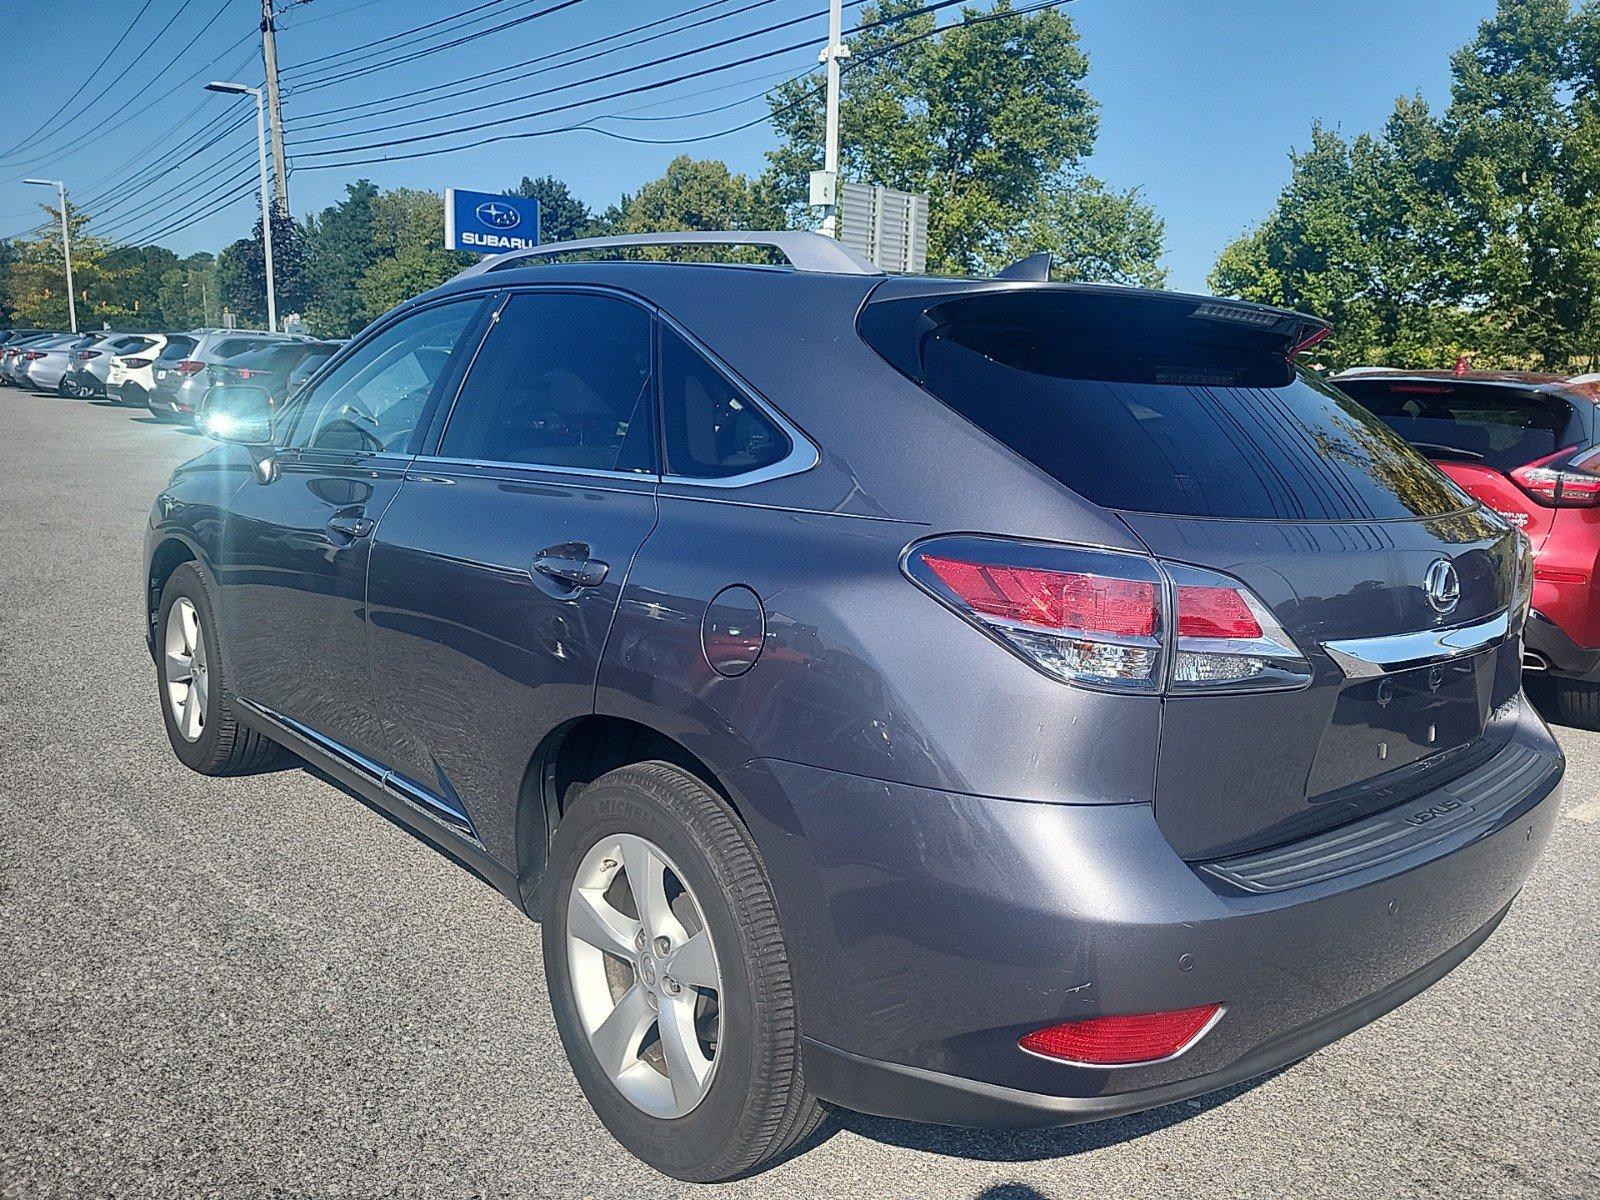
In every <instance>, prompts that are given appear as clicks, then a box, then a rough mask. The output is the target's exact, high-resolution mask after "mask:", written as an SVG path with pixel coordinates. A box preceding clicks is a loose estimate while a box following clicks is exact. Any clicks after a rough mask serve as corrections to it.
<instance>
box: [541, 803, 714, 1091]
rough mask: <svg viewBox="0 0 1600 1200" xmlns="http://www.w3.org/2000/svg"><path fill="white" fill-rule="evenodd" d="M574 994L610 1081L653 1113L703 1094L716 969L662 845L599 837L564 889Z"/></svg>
mask: <svg viewBox="0 0 1600 1200" xmlns="http://www.w3.org/2000/svg"><path fill="white" fill-rule="evenodd" d="M567 963H568V973H569V976H570V979H571V983H572V991H573V997H574V999H575V1001H576V1004H577V1009H578V1015H579V1018H580V1019H581V1021H582V1024H583V1029H584V1033H585V1034H586V1035H587V1036H588V1039H589V1046H590V1048H591V1049H592V1050H593V1051H594V1055H595V1058H596V1060H597V1061H598V1062H599V1064H600V1067H601V1069H602V1070H604V1071H605V1073H606V1076H607V1078H609V1079H610V1080H611V1083H612V1085H613V1086H615V1087H616V1089H617V1090H618V1091H619V1092H621V1093H622V1095H623V1096H625V1097H626V1098H627V1099H628V1100H629V1101H630V1102H631V1103H632V1104H633V1105H634V1106H635V1107H637V1108H639V1109H641V1110H643V1111H644V1112H646V1113H649V1114H650V1115H651V1116H655V1117H663V1118H672V1117H681V1116H683V1115H684V1114H686V1113H688V1112H689V1111H691V1110H692V1109H693V1108H694V1107H695V1106H696V1105H697V1104H699V1103H700V1101H701V1100H702V1099H703V1098H704V1097H705V1094H706V1092H707V1090H708V1089H709V1088H710V1086H711V1079H712V1076H713V1074H714V1073H715V1071H716V1066H717V1051H718V1048H719V1044H720V1039H721V1032H722V1030H721V1025H722V1022H721V999H722V974H721V970H720V968H719V967H718V965H717V955H716V949H715V947H713V946H712V944H711V934H710V931H709V930H708V929H707V928H706V922H705V916H704V914H703V913H702V911H701V908H700V904H699V901H698V900H696V898H695V895H694V893H693V891H691V890H690V888H689V884H688V881H687V880H686V879H685V878H684V876H683V874H682V872H680V871H679V870H678V869H677V867H675V866H674V865H673V863H672V860H671V859H669V858H668V857H667V856H666V854H665V853H663V852H662V850H661V849H660V847H658V846H656V845H655V844H654V843H653V842H650V841H647V840H646V839H644V838H642V837H639V836H637V835H635V834H629V833H621V834H613V835H610V836H608V837H606V838H602V839H601V840H600V841H599V842H598V843H596V845H595V846H593V847H592V848H591V849H590V850H589V852H588V854H587V855H585V856H584V859H583V862H582V864H581V865H580V866H579V868H578V872H577V875H576V877H575V878H574V880H573V884H572V890H571V892H570V893H569V895H568V897H567Z"/></svg>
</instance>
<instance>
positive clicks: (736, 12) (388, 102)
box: [299, 0, 778, 130]
mask: <svg viewBox="0 0 1600 1200" xmlns="http://www.w3.org/2000/svg"><path fill="white" fill-rule="evenodd" d="M729 2H730V0H710V3H707V4H701V5H699V6H698V7H695V8H691V9H688V10H686V11H684V12H677V13H670V14H668V15H667V16H665V17H658V18H656V19H655V20H654V21H646V22H644V23H643V24H641V25H635V26H633V27H632V28H631V29H623V30H620V31H618V32H617V33H611V34H607V35H606V36H605V37H600V38H593V39H591V40H590V41H587V42H580V43H579V44H578V45H576V46H568V47H566V48H565V49H562V50H556V51H552V52H550V53H548V54H539V55H535V56H534V57H533V58H526V59H523V60H522V61H521V62H516V63H512V64H511V65H509V66H505V67H496V68H495V69H494V70H492V71H489V72H487V75H506V74H509V73H511V72H514V71H521V70H522V69H523V68H525V67H531V66H536V65H537V64H539V63H545V62H549V61H550V60H551V59H553V58H561V57H562V56H564V55H568V54H575V53H577V52H578V51H579V50H587V49H589V48H590V47H592V46H599V45H603V44H604V43H606V42H613V41H616V40H617V39H618V38H623V37H627V36H629V35H630V34H634V33H642V32H644V31H646V30H649V29H654V28H656V27H657V26H659V25H665V24H667V23H669V22H671V21H677V20H681V19H682V18H684V17H691V16H695V15H697V14H699V13H702V12H704V11H705V10H706V9H708V8H716V7H718V6H720V5H723V4H727V3H729ZM776 3H778V0H751V3H748V4H745V5H743V6H742V7H740V8H736V9H733V10H732V11H730V12H726V13H721V14H718V15H717V16H715V17H706V18H704V19H702V20H699V21H695V22H693V23H691V24H688V25H683V26H680V27H679V28H677V29H670V30H664V31H663V32H661V33H659V34H655V35H652V36H651V37H648V38H641V39H639V40H638V41H635V42H628V43H626V44H624V45H621V46H614V47H612V48H611V49H609V50H604V51H601V52H600V53H598V54H591V55H586V56H585V57H583V58H575V59H572V60H570V61H568V62H564V63H556V64H553V65H552V66H549V67H544V68H541V69H540V70H537V71H530V72H527V73H526V74H524V75H520V76H518V77H516V78H514V79H496V80H492V81H490V82H487V83H477V84H475V85H473V86H472V87H468V88H461V89H460V90H457V91H452V92H447V94H445V95H442V96H434V97H432V98H431V99H427V100H415V101H413V102H412V103H410V104H399V105H396V104H394V103H393V102H394V101H396V100H407V99H410V98H411V97H413V96H421V95H423V94H424V93H427V92H439V91H445V89H448V88H454V87H457V85H458V83H459V81H458V80H454V79H451V80H446V81H445V82H444V83H436V84H433V85H431V86H429V87H424V88H415V89H412V90H410V91H404V92H397V93H394V94H392V95H389V96H382V97H379V98H378V99H375V100H363V101H360V102H359V103H354V104H348V105H342V106H340V107H337V108H330V109H324V110H323V111H321V112H314V113H308V114H307V116H309V117H324V116H329V115H331V114H333V113H339V112H350V111H353V110H355V109H358V108H377V107H382V108H383V110H384V112H385V113H386V114H387V113H394V112H404V111H405V110H406V109H409V108H417V107H419V106H421V105H424V104H432V103H435V102H437V101H440V100H453V99H455V98H457V97H459V96H470V95H472V94H474V93H476V92H482V91H487V90H488V89H489V88H495V87H501V86H504V85H505V84H508V83H520V82H521V81H522V80H523V79H527V78H530V77H532V76H534V75H542V74H545V73H546V72H547V71H556V70H562V69H565V68H567V67H575V66H577V65H578V64H579V63H584V62H590V61H592V60H593V59H596V58H600V57H602V56H604V55H606V54H614V53H616V52H617V51H619V50H631V49H634V48H636V47H639V46H643V45H645V44H647V43H649V42H652V41H656V40H658V39H659V38H663V37H668V36H670V35H672V34H676V33H684V32H687V31H688V30H690V29H698V28H699V27H700V26H702V25H708V24H711V23H712V22H714V21H722V20H726V19H728V18H729V17H736V16H740V15H742V14H744V13H747V12H751V11H752V10H754V9H757V8H764V7H766V6H767V5H769V4H776ZM360 119H361V118H359V117H342V118H339V119H338V120H337V121H323V122H312V123H309V124H307V123H305V122H301V123H300V125H299V128H300V129H302V130H305V129H325V128H327V127H329V126H331V125H335V124H340V123H345V122H348V121H352V120H360Z"/></svg>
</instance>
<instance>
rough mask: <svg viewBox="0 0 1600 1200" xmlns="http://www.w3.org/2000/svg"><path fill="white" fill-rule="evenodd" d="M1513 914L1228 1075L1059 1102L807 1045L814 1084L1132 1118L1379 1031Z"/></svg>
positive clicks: (1047, 1112) (961, 1114) (902, 1105)
mask: <svg viewBox="0 0 1600 1200" xmlns="http://www.w3.org/2000/svg"><path fill="white" fill-rule="evenodd" d="M1510 907H1511V906H1510V905H1509V904H1508V905H1507V906H1506V907H1505V908H1502V909H1501V910H1500V911H1499V912H1498V913H1496V914H1495V915H1494V916H1493V917H1491V918H1490V920H1489V921H1488V923H1487V924H1485V925H1484V926H1483V928H1481V929H1479V930H1477V931H1476V932H1475V933H1473V934H1472V936H1471V937H1469V938H1467V939H1466V940H1465V941H1464V942H1462V943H1460V944H1459V945H1457V946H1453V947H1451V949H1450V950H1449V951H1448V952H1446V953H1445V954H1442V955H1440V956H1439V957H1438V958H1437V959H1435V960H1434V961H1433V962H1431V963H1428V964H1427V965H1425V966H1423V967H1421V968H1419V969H1418V970H1416V971H1413V972H1412V973H1411V974H1410V975H1407V976H1405V977H1404V978H1403V979H1398V980H1396V981H1395V982H1394V983H1392V984H1390V985H1389V986H1388V987H1386V988H1383V989H1381V990H1380V991H1377V992H1375V993H1373V994H1372V995H1370V996H1367V997H1364V998H1363V999H1361V1000H1358V1001H1356V1002H1355V1003H1353V1004H1350V1005H1347V1006H1346V1007H1344V1008H1342V1009H1339V1010H1338V1011H1336V1012H1331V1013H1328V1014H1326V1015H1324V1016H1323V1017H1321V1018H1320V1019H1318V1020H1316V1021H1313V1022H1312V1023H1311V1024H1309V1025H1306V1026H1304V1027H1302V1028H1300V1029H1296V1030H1293V1031H1291V1032H1289V1033H1285V1034H1283V1035H1282V1036H1280V1037H1278V1038H1277V1039H1275V1040H1273V1041H1271V1042H1268V1043H1266V1044H1264V1045H1261V1046H1257V1047H1256V1048H1255V1049H1254V1050H1252V1051H1250V1052H1249V1053H1248V1054H1245V1055H1243V1056H1241V1057H1240V1058H1238V1059H1236V1060H1234V1061H1233V1062H1232V1063H1230V1064H1229V1065H1228V1066H1226V1067H1224V1068H1222V1069H1220V1070H1217V1071H1212V1072H1210V1073H1208V1074H1205V1075H1193V1076H1189V1077H1187V1078H1185V1079H1180V1080H1178V1081H1176V1082H1174V1083H1166V1084H1161V1085H1158V1086H1154V1087H1148V1088H1142V1089H1138V1090H1133V1091H1126V1092H1117V1093H1112V1094H1110V1095H1100V1096H1057V1095H1050V1094H1048V1093H1040V1092H1025V1091H1020V1090H1018V1089H1016V1088H1009V1087H1003V1086H1001V1085H998V1084H992V1083H983V1082H980V1081H978V1080H975V1079H962V1078H960V1077H958V1076H955V1075H946V1074H942V1073H940V1072H938V1071H927V1070H921V1069H919V1068H916V1067H907V1066H901V1065H900V1064H898V1063H885V1062H877V1061H875V1060H873V1059H869V1058H863V1057H861V1056H859V1055H854V1054H849V1053H847V1052H845V1051H843V1050H839V1049H837V1048H835V1047H833V1046H825V1045H823V1044H822V1043H820V1042H814V1041H812V1040H811V1039H809V1038H806V1039H804V1043H805V1050H804V1053H805V1071H806V1082H807V1083H808V1084H809V1085H811V1087H812V1088H813V1089H814V1090H815V1091H816V1092H817V1093H818V1094H819V1095H823V1096H827V1097H828V1098H829V1099H830V1100H832V1101H833V1103H835V1104H838V1105H841V1106H842V1107H844V1108H849V1109H853V1110H855V1111H857V1112H868V1113H872V1114H873V1115H875V1116H880V1117H897V1118H899V1119H901V1120H912V1121H927V1122H931V1123H933V1124H935V1125H959V1126H964V1127H968V1128H987V1129H1030V1128H1040V1127H1048V1126H1057V1125H1077V1124H1081V1123H1084V1122H1087V1121H1104V1120H1108V1119H1110V1118H1112V1117H1124V1116H1127V1115H1128V1114H1130V1113H1137V1112H1144V1111H1145V1110H1147V1109H1151V1108H1159V1107H1160V1106H1162V1105H1164V1104H1175V1103H1177V1102H1178V1101H1180V1100H1189V1099H1192V1098H1194V1097H1196V1096H1203V1095H1205V1094H1207V1093H1208V1092H1215V1091H1219V1090H1221V1089H1222V1088H1226V1087H1233V1086H1235V1085H1236V1084H1240V1083H1247V1082H1249V1081H1250V1080H1252V1079H1257V1078H1259V1077H1261V1076H1262V1075H1266V1074H1270V1073H1271V1072H1273V1071H1276V1070H1278V1069H1280V1068H1282V1067H1285V1066H1288V1065H1290V1064H1293V1063H1296V1062H1299V1061H1300V1060H1301V1059H1303V1058H1305V1057H1307V1056H1308V1055H1311V1054H1314V1053H1315V1052H1316V1051H1318V1050H1320V1049H1322V1048H1323V1047H1324V1046H1327V1045H1329V1044H1330V1043H1332V1042H1336V1041H1338V1040H1339V1039H1340V1038H1342V1037H1344V1036H1345V1035H1346V1034H1347V1033H1354V1032H1355V1031H1356V1030H1357V1029H1360V1028H1361V1027H1362V1026H1363V1025H1369V1024H1371V1023H1372V1022H1373V1021H1376V1020H1377V1019H1378V1018H1379V1017H1381V1016H1383V1015H1384V1014H1385V1013H1387V1012H1390V1011H1392V1010H1393V1009H1396V1008H1399V1007H1400V1005H1402V1004H1404V1003H1405V1002H1406V1001H1407V1000H1410V999H1411V998H1412V997H1414V996H1416V995H1418V994H1419V993H1421V992H1424V991H1426V990H1427V989H1428V988H1430V987H1432V986H1433V985H1434V984H1435V983H1437V982H1438V981H1439V980H1441V979H1443V978H1444V977H1445V976H1446V975H1448V974H1449V973H1450V972H1451V971H1453V970H1454V969H1455V968H1456V967H1458V966H1460V965H1461V963H1463V962H1465V961H1466V959H1467V958H1468V957H1469V956H1470V955H1471V954H1472V952H1473V951H1474V950H1476V949H1477V948H1478V947H1479V946H1481V945H1483V943H1484V942H1486V941H1488V939H1489V935H1490V934H1492V933H1493V932H1494V931H1495V930H1496V929H1497V928H1499V926H1500V922H1501V921H1502V920H1503V919H1504V918H1505V915H1506V913H1507V912H1508V911H1510Z"/></svg>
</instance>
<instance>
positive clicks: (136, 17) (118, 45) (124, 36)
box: [0, 0, 155, 158]
mask: <svg viewBox="0 0 1600 1200" xmlns="http://www.w3.org/2000/svg"><path fill="white" fill-rule="evenodd" d="M154 3H155V0H144V3H143V4H142V5H140V7H139V11H138V12H136V13H134V14H133V20H131V21H129V22H128V27H127V28H126V29H124V30H123V31H122V33H121V34H120V35H119V36H118V38H117V40H116V41H115V42H114V43H113V44H112V46H111V49H109V50H107V51H106V56H105V57H104V58H102V59H101V60H100V61H99V62H98V63H96V64H95V68H94V70H92V71H90V72H89V74H88V76H87V77H86V78H85V79H84V81H83V82H82V83H80V84H79V85H78V87H77V89H76V90H75V91H74V92H73V93H72V94H71V95H70V96H68V97H67V98H66V99H65V100H63V101H62V102H61V107H60V108H58V109H56V110H55V112H53V113H51V114H50V116H49V117H48V118H47V119H46V121H45V122H44V124H43V125H40V126H39V127H38V128H36V129H35V130H34V131H33V132H32V133H30V134H29V135H28V136H27V137H25V138H23V139H22V140H21V141H20V142H17V143H16V144H15V145H13V146H11V147H10V148H9V149H6V150H4V151H0V158H6V157H7V156H9V155H12V154H15V153H16V152H17V151H18V150H21V149H22V148H23V147H24V146H26V145H27V144H28V143H29V142H31V141H33V140H34V139H35V138H37V137H38V136H39V135H40V134H42V133H43V132H44V131H45V130H46V129H48V128H50V126H51V125H52V124H54V123H55V119H56V118H57V117H59V116H60V115H61V114H62V113H64V112H66V111H67V109H68V108H70V107H72V102H73V101H74V100H76V99H77V98H78V97H79V96H81V95H83V93H84V89H86V88H87V87H88V86H89V85H90V84H91V83H93V82H94V77H95V76H96V75H98V74H100V72H101V71H103V70H104V69H105V65H106V64H107V63H108V62H110V61H111V56H112V55H114V54H115V53H116V52H117V51H118V50H120V49H122V43H123V42H125V41H127V40H128V35H129V34H130V33H132V32H133V29H134V26H135V25H137V24H138V23H139V21H140V20H141V19H142V18H143V17H144V14H145V13H147V12H148V11H149V10H150V6H151V5H152V4H154Z"/></svg>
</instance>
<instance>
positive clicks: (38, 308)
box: [10, 200, 126, 329]
mask: <svg viewBox="0 0 1600 1200" xmlns="http://www.w3.org/2000/svg"><path fill="white" fill-rule="evenodd" d="M40 208H42V209H43V210H44V214H45V220H44V221H43V222H42V223H41V225H40V226H39V229H38V230H37V232H35V234H34V235H33V236H32V237H28V238H20V239H18V240H17V241H16V243H15V247H14V248H15V253H16V257H15V260H14V261H13V262H12V264H11V272H10V279H11V283H10V286H11V289H12V295H13V297H14V298H13V299H12V301H11V304H12V305H13V307H14V308H15V310H16V319H17V321H18V322H19V323H21V324H25V325H36V326H39V327H41V328H45V329H65V328H67V321H68V316H69V308H68V304H67V271H66V262H65V260H64V259H63V257H62V254H61V210H60V209H59V208H57V207H56V206H55V205H51V204H42V205H40ZM90 219H91V218H90V216H89V214H87V213H85V212H83V211H81V210H80V209H79V208H78V207H77V206H76V205H74V204H72V202H71V201H70V200H69V201H68V202H67V227H68V229H69V230H70V232H71V236H72V283H73V287H74V289H75V290H76V299H77V304H78V324H79V327H80V328H85V329H88V328H94V327H96V326H98V325H99V323H100V321H99V319H97V318H96V317H95V315H94V309H95V304H96V299H95V298H96V297H101V296H104V295H106V294H107V293H108V292H109V291H110V289H112V288H114V287H116V286H118V285H119V284H120V282H121V280H120V278H119V275H120V273H121V272H123V271H125V270H126V267H125V266H123V265H122V264H119V263H118V262H117V261H116V260H114V259H108V257H107V256H108V255H110V253H111V250H112V245H111V243H110V242H108V241H107V240H106V239H105V238H101V237H95V236H94V235H93V234H90V233H88V232H86V231H85V228H84V227H85V226H86V225H87V224H88V223H89V221H90Z"/></svg>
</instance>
